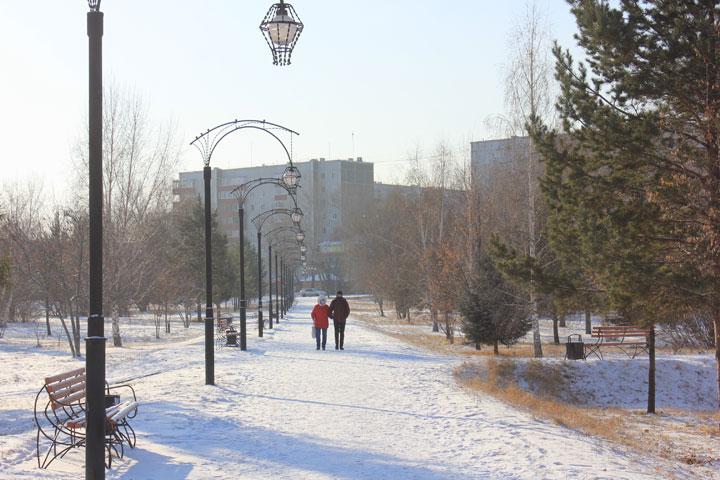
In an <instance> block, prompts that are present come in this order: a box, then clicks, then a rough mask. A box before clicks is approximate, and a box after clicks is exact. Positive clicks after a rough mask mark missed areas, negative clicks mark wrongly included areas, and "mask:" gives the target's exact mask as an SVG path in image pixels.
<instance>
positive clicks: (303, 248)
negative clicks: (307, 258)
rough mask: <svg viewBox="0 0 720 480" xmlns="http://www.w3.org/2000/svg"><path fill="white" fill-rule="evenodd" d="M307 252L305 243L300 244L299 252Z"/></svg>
mask: <svg viewBox="0 0 720 480" xmlns="http://www.w3.org/2000/svg"><path fill="white" fill-rule="evenodd" d="M305 252H307V247H306V246H305V245H300V253H305Z"/></svg>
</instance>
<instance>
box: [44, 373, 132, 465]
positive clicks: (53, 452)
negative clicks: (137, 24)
mask: <svg viewBox="0 0 720 480" xmlns="http://www.w3.org/2000/svg"><path fill="white" fill-rule="evenodd" d="M121 389H122V390H121ZM118 391H129V392H130V393H131V394H132V400H128V401H125V402H123V403H120V404H117V405H111V406H109V407H107V408H106V410H105V419H106V423H105V449H106V450H107V459H106V461H105V467H106V468H108V469H109V468H111V467H112V457H113V454H114V455H115V456H116V457H117V458H122V457H123V456H124V454H125V445H128V446H129V447H130V448H134V447H135V444H136V442H137V438H136V436H135V431H134V430H133V428H132V427H131V426H130V423H128V420H129V419H132V418H135V416H136V415H137V410H138V403H137V397H136V395H135V389H134V388H133V387H132V386H131V385H127V384H122V385H120V384H118V385H112V386H108V385H106V387H105V394H106V395H116V393H115V392H118ZM44 398H47V401H46V403H45V406H44V407H41V405H42V402H43V399H44ZM33 413H34V416H35V425H36V426H37V434H36V439H35V443H36V452H37V460H38V467H39V468H48V467H49V466H50V464H51V463H52V462H53V461H54V460H55V459H56V458H58V457H60V458H62V457H64V456H65V454H67V452H69V451H70V450H72V449H73V448H81V447H84V446H85V427H86V420H85V367H83V368H78V369H76V370H72V371H70V372H64V373H61V374H58V375H54V376H52V377H47V378H45V384H44V385H43V386H42V388H41V389H40V391H39V392H38V394H37V395H36V396H35V405H34V408H33ZM48 442H49V446H48V447H47V450H45V451H44V453H43V445H45V444H47V443H48Z"/></svg>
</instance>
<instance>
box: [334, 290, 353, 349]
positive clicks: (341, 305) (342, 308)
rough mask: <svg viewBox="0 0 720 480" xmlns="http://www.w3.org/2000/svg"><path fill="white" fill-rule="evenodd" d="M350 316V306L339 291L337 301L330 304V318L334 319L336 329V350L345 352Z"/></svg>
mask: <svg viewBox="0 0 720 480" xmlns="http://www.w3.org/2000/svg"><path fill="white" fill-rule="evenodd" d="M349 315H350V305H348V302H347V300H345V299H344V298H343V294H342V292H340V291H338V292H337V296H336V297H335V299H334V300H333V301H332V302H331V303H330V318H332V319H333V327H335V350H337V349H338V348H340V350H345V349H344V348H343V344H344V343H345V322H346V321H347V318H348V316H349Z"/></svg>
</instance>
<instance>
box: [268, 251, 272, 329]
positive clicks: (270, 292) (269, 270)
mask: <svg viewBox="0 0 720 480" xmlns="http://www.w3.org/2000/svg"><path fill="white" fill-rule="evenodd" d="M272 266H273V259H272V242H268V328H269V329H270V330H272V328H273V298H272V296H273V288H272V287H273V285H272Z"/></svg>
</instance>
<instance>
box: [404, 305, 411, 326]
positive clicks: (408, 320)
mask: <svg viewBox="0 0 720 480" xmlns="http://www.w3.org/2000/svg"><path fill="white" fill-rule="evenodd" d="M405 316H406V317H407V322H408V323H410V309H409V308H408V309H407V310H405Z"/></svg>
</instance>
